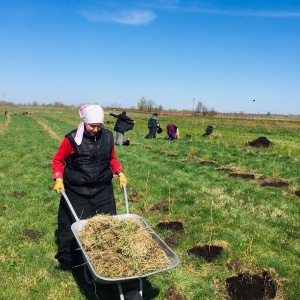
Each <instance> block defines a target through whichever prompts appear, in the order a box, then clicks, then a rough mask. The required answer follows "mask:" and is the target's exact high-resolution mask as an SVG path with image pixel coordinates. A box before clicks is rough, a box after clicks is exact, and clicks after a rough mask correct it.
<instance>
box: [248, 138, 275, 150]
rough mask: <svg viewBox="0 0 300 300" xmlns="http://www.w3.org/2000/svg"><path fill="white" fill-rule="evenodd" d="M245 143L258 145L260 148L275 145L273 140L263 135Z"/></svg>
mask: <svg viewBox="0 0 300 300" xmlns="http://www.w3.org/2000/svg"><path fill="white" fill-rule="evenodd" d="M245 145H246V146H250V147H258V148H260V147H265V148H266V147H271V146H274V144H273V143H272V142H271V141H269V140H268V139H267V138H266V137H265V136H261V137H259V138H257V139H256V140H253V141H251V142H248V143H246V144H245Z"/></svg>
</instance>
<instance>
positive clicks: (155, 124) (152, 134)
mask: <svg viewBox="0 0 300 300" xmlns="http://www.w3.org/2000/svg"><path fill="white" fill-rule="evenodd" d="M158 128H160V124H159V121H158V114H157V113H154V114H152V115H151V116H150V118H149V120H148V129H149V132H148V134H147V135H146V136H145V138H147V139H155V138H156V131H157V129H158Z"/></svg>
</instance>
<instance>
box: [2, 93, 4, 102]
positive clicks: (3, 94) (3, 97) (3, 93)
mask: <svg viewBox="0 0 300 300" xmlns="http://www.w3.org/2000/svg"><path fill="white" fill-rule="evenodd" d="M2 96H3V101H4V93H3V95H2Z"/></svg>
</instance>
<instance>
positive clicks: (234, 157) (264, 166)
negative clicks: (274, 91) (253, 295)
mask: <svg viewBox="0 0 300 300" xmlns="http://www.w3.org/2000/svg"><path fill="white" fill-rule="evenodd" d="M4 111H9V114H8V115H5V114H4ZM23 111H28V112H29V115H22V112H23ZM109 112H111V111H108V110H106V115H105V121H106V124H105V126H106V128H108V129H111V130H112V129H113V126H114V124H113V122H115V120H116V119H115V118H113V117H111V116H109V115H108V113H109ZM115 113H118V112H115ZM128 115H129V116H130V117H132V118H133V119H134V120H135V121H136V125H135V127H134V129H133V130H132V131H130V132H128V133H125V138H129V139H130V142H131V145H130V146H129V147H118V148H117V149H116V151H117V155H118V158H119V161H120V162H121V164H122V166H123V168H124V173H125V175H126V176H127V178H128V185H127V189H128V199H129V201H130V203H129V209H130V212H132V213H134V214H139V215H141V216H142V218H143V219H144V220H145V221H146V222H147V223H148V224H149V225H150V226H151V228H152V229H154V231H155V232H156V233H157V234H158V235H159V236H160V237H162V238H163V239H164V240H168V239H170V238H173V239H174V243H173V244H172V246H171V247H172V249H173V251H174V252H175V253H176V254H177V255H178V256H179V258H180V264H179V265H178V266H177V267H176V268H174V269H173V270H170V271H167V272H162V273H158V274H155V275H153V276H150V277H148V278H147V280H146V281H145V284H144V289H143V292H144V295H143V296H144V299H168V298H166V293H167V291H168V289H169V287H171V286H173V287H176V289H177V290H178V291H179V292H180V294H181V295H182V296H184V297H185V298H186V299H187V300H190V299H195V300H196V299H197V300H198V299H207V300H216V299H230V298H229V296H228V293H227V290H226V279H227V278H229V277H232V276H236V275H238V274H239V273H244V272H248V273H251V274H258V273H260V272H262V271H263V270H266V271H268V272H269V274H271V275H272V279H273V280H274V281H276V286H277V291H276V297H275V298H274V299H277V300H279V299H290V300H297V299H300V222H299V212H300V198H299V196H297V195H299V190H300V176H299V171H300V123H299V121H291V120H285V119H284V118H283V119H280V120H274V119H272V118H271V117H270V118H268V117H267V116H266V117H265V118H264V119H259V120H258V119H250V118H247V119H235V118H220V117H203V116H202V117H201V116H170V115H160V116H159V119H160V123H161V125H162V127H163V129H164V132H163V133H162V134H160V135H158V138H157V139H151V140H148V139H145V138H144V136H145V135H146V133H147V120H148V117H149V114H145V113H138V112H130V113H129V112H128ZM107 121H109V122H107ZM79 122H80V119H79V116H78V113H77V109H52V108H40V107H35V108H33V107H26V108H21V107H0V137H1V150H0V151H1V152H0V153H1V160H0V182H1V191H0V195H1V198H0V199H1V206H0V222H1V226H0V237H1V238H0V249H1V252H0V274H1V278H2V280H1V282H2V284H1V289H0V299H1V300H2V299H3V300H4V299H5V300H6V299H104V300H109V299H118V297H119V294H118V291H117V288H116V286H115V285H102V284H98V283H97V284H92V285H89V284H87V283H86V281H85V280H84V278H83V275H82V273H81V272H80V271H79V269H78V270H74V271H73V272H72V271H69V270H61V269H60V267H59V264H58V263H57V262H56V260H55V259H54V255H55V253H56V238H55V231H56V222H57V209H58V203H59V195H57V194H56V193H55V192H54V191H53V180H52V177H51V175H52V169H51V160H52V157H53V155H54V154H55V152H56V150H57V148H58V146H59V144H60V142H61V140H62V139H63V137H64V135H65V134H66V133H68V132H69V131H71V130H73V129H74V128H76V127H77V125H78V124H79ZM168 123H174V124H175V125H177V126H178V127H179V130H180V138H179V139H178V140H175V141H168V140H166V129H165V127H166V125H167V124H168ZM207 125H212V126H213V127H214V131H213V134H212V135H211V136H208V137H203V136H202V135H203V133H204V131H205V128H206V127H207ZM186 135H190V136H191V137H190V138H187V137H186ZM261 136H264V137H266V138H267V139H268V140H270V141H271V142H272V143H274V146H272V147H267V148H257V147H249V146H246V145H245V144H246V143H247V142H249V141H253V140H255V139H257V138H258V137H261ZM233 173H234V174H236V175H235V176H231V175H232V174H233ZM241 174H246V175H247V174H248V175H249V174H251V175H252V177H251V176H250V177H249V178H246V179H245V178H242V176H239V175H241ZM262 182H267V183H268V182H269V183H276V182H277V183H278V185H280V183H284V186H279V187H275V186H262V184H261V183H262ZM114 184H115V196H116V199H117V208H118V213H119V214H122V213H125V205H124V195H123V192H122V190H120V189H119V187H118V181H117V179H115V180H114ZM162 203H165V204H166V205H164V206H161V207H162V208H161V209H155V207H156V206H159V204H162ZM155 205H156V206H155ZM170 221H178V222H182V224H183V225H184V230H183V231H180V232H176V234H175V235H174V232H173V231H172V230H170V229H169V230H163V229H159V228H158V227H157V224H158V223H159V222H170ZM201 245H211V246H213V245H218V246H221V247H222V248H223V251H222V254H221V255H220V256H218V257H217V258H216V259H215V260H213V261H211V262H208V261H206V260H205V259H204V258H201V257H198V256H196V255H193V254H189V253H188V250H189V249H191V248H193V247H195V246H201ZM233 261H238V262H239V263H238V265H237V266H235V267H232V262H233ZM132 284H135V283H132ZM129 285H130V283H129ZM125 288H126V285H125ZM169 299H171V298H169Z"/></svg>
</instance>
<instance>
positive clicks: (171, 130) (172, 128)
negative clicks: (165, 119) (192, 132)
mask: <svg viewBox="0 0 300 300" xmlns="http://www.w3.org/2000/svg"><path fill="white" fill-rule="evenodd" d="M167 133H168V140H170V141H172V140H175V139H177V138H178V135H179V130H178V127H177V126H176V125H174V124H168V125H167Z"/></svg>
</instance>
